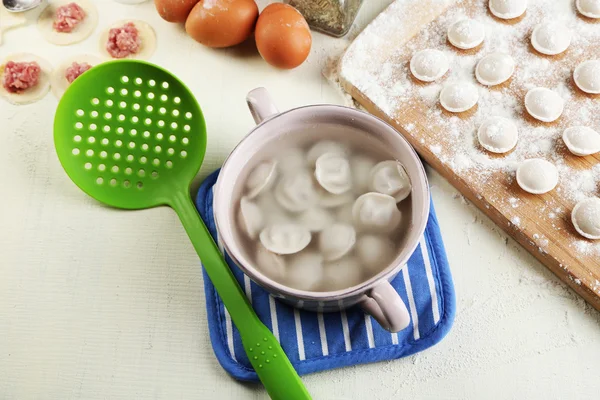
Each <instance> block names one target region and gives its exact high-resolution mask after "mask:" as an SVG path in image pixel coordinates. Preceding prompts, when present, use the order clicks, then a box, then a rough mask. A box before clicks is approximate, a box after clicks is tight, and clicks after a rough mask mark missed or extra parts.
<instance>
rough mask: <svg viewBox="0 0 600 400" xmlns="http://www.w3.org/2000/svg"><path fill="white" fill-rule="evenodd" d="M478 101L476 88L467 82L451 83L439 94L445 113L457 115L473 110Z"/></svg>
mask: <svg viewBox="0 0 600 400" xmlns="http://www.w3.org/2000/svg"><path fill="white" fill-rule="evenodd" d="M478 100H479V91H478V90H477V87H476V86H475V85H473V84H471V83H468V82H459V83H451V84H449V85H446V86H444V88H443V89H442V92H441V93H440V103H441V104H442V107H444V108H445V109H446V110H447V111H450V112H453V113H459V112H463V111H467V110H469V109H470V108H473V107H474V106H475V104H477V101H478Z"/></svg>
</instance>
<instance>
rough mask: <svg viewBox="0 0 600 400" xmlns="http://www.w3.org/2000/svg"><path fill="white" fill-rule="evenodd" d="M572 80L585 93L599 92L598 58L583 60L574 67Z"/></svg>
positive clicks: (599, 65) (599, 61)
mask: <svg viewBox="0 0 600 400" xmlns="http://www.w3.org/2000/svg"><path fill="white" fill-rule="evenodd" d="M573 80H574V81H575V84H576V85H577V87H578V88H579V89H581V90H583V91H584V92H586V93H591V94H599V93H600V60H588V61H584V62H582V63H581V64H579V65H578V66H577V68H575V71H574V72H573Z"/></svg>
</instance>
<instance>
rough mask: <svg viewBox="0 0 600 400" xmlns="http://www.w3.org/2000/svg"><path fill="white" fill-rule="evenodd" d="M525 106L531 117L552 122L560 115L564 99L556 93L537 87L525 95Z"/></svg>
mask: <svg viewBox="0 0 600 400" xmlns="http://www.w3.org/2000/svg"><path fill="white" fill-rule="evenodd" d="M525 108H526V109H527V112H528V113H529V115H531V116H532V117H533V118H535V119H537V120H540V121H542V122H553V121H556V120H557V119H558V118H559V117H560V116H561V114H562V112H563V110H564V108H565V101H564V100H563V99H562V97H560V96H559V95H558V93H556V92H554V91H552V90H550V89H546V88H542V87H538V88H535V89H531V90H530V91H529V92H527V94H526V95H525Z"/></svg>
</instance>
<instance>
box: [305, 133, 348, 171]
mask: <svg viewBox="0 0 600 400" xmlns="http://www.w3.org/2000/svg"><path fill="white" fill-rule="evenodd" d="M325 153H333V154H337V155H339V156H343V157H345V156H347V155H348V153H349V149H348V148H347V147H346V146H344V145H343V144H340V143H338V142H334V141H333V140H321V141H320V142H317V143H315V144H314V145H313V146H312V147H311V148H310V149H309V150H308V153H307V154H306V160H307V162H308V165H309V166H311V167H314V166H315V164H316V163H317V159H318V158H319V157H321V156H322V155H323V154H325Z"/></svg>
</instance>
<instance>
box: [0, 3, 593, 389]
mask: <svg viewBox="0 0 600 400" xmlns="http://www.w3.org/2000/svg"><path fill="white" fill-rule="evenodd" d="M406 1H407V2H408V1H418V0H406ZM389 2H390V1H389V0H367V1H365V3H366V4H365V5H364V6H363V9H362V10H361V13H360V15H359V19H358V27H364V26H365V25H366V23H367V22H368V21H370V20H371V19H372V17H373V16H375V15H376V14H377V13H378V12H379V11H380V10H382V9H383V8H384V7H385V6H386V5H387V4H388V3H389ZM96 3H97V4H98V8H99V12H100V26H106V25H107V24H109V23H110V22H111V21H113V20H115V19H117V18H118V19H122V18H124V17H126V16H134V15H135V16H136V18H139V19H144V20H147V21H148V22H150V23H151V24H152V25H154V27H155V28H156V30H157V32H158V41H159V43H158V51H157V53H156V55H155V56H154V57H153V59H152V61H154V62H157V63H160V64H161V65H163V66H165V67H166V68H168V69H170V70H172V71H173V72H175V73H176V74H177V75H178V76H179V77H180V78H181V79H183V80H184V81H185V82H186V83H187V84H188V85H189V86H190V87H191V89H192V90H193V91H194V93H196V95H197V96H198V99H199V101H200V103H201V105H202V107H203V110H204V112H205V116H206V119H207V122H208V128H209V132H210V140H209V143H210V144H209V149H208V154H207V157H206V162H205V167H204V168H203V169H202V173H201V176H200V177H204V176H205V175H206V174H207V173H209V172H210V171H212V170H214V169H215V168H216V167H217V166H218V165H219V164H220V163H221V162H222V161H223V159H224V157H225V156H226V155H227V153H228V152H229V151H230V150H231V149H232V147H233V146H234V145H235V143H236V142H237V141H238V140H239V139H240V138H241V137H242V136H244V135H245V134H246V132H247V131H248V130H249V129H250V128H251V127H252V126H253V121H252V117H251V115H250V113H249V112H248V110H247V109H246V104H245V95H246V93H247V92H248V91H249V90H251V89H253V88H255V87H257V86H265V87H267V88H268V89H269V90H270V92H271V94H272V96H273V98H274V99H275V100H276V101H277V103H278V105H279V107H280V109H282V110H284V109H286V108H290V107H294V106H300V105H304V104H311V103H322V102H333V103H341V102H342V101H343V98H342V97H341V96H340V95H339V94H338V93H337V92H336V90H335V89H334V88H333V87H332V86H330V85H329V84H328V83H327V82H326V80H325V79H324V78H322V76H321V69H322V67H323V65H324V63H325V60H326V58H327V56H328V55H330V54H335V53H336V52H337V51H338V50H339V49H341V48H343V47H344V45H345V40H344V39H341V40H340V39H333V38H329V37H325V36H323V35H320V34H316V33H315V34H314V47H313V50H312V53H311V56H310V58H309V61H308V62H307V63H306V64H304V65H303V66H302V67H300V68H298V69H296V70H294V71H277V70H274V69H273V68H271V67H269V66H268V65H267V64H265V63H264V62H263V61H262V60H261V59H260V57H259V56H258V55H257V54H256V52H255V51H254V50H253V49H252V47H251V46H248V47H242V48H240V49H233V50H211V49H206V48H203V47H201V46H200V45H198V44H196V43H195V42H193V41H192V40H191V39H189V38H187V37H185V35H184V34H183V33H182V31H181V29H180V28H178V27H176V26H173V25H169V24H167V23H165V22H163V21H161V20H160V19H159V18H158V17H157V16H156V15H155V12H154V10H153V6H152V2H146V3H144V4H142V5H139V6H126V5H121V4H118V3H115V2H113V1H111V0H96ZM260 3H261V5H264V4H265V3H266V2H265V1H264V0H263V1H261V2H260ZM117 15H118V17H116V16H117ZM32 20H33V18H32ZM354 32H356V29H355V30H354ZM98 35H99V30H98V31H97V32H96V33H95V34H94V35H93V36H92V37H91V38H90V39H88V40H87V41H85V42H83V43H81V44H78V45H75V46H72V47H66V48H59V47H55V46H52V45H50V44H48V43H45V42H44V41H43V39H42V38H41V37H40V36H39V35H38V33H37V31H36V27H35V24H34V23H32V22H30V23H29V25H28V26H27V27H25V28H21V29H15V30H12V31H9V32H7V33H6V34H5V37H4V44H3V45H2V46H1V47H0V58H4V57H5V56H6V55H7V54H10V53H12V52H16V51H24V50H25V51H30V52H34V53H37V54H39V55H40V56H43V57H45V58H47V59H48V60H49V61H51V62H52V63H54V64H55V65H57V64H58V63H59V62H60V61H61V59H62V58H63V57H66V56H69V55H73V54H77V53H82V52H89V51H95V50H96V48H97V47H96V46H97V39H98ZM188 53H189V54H190V55H189V56H186V57H183V54H188ZM178 54H179V55H181V56H180V57H179V56H178ZM55 107H56V100H55V99H54V98H53V97H52V96H51V95H48V96H47V97H46V98H45V99H44V100H43V101H41V102H39V103H36V104H34V105H31V106H25V107H15V106H12V105H8V104H7V103H5V102H2V101H0V193H1V197H0V227H1V229H0V377H1V378H0V399H9V400H13V399H17V400H29V399H44V400H48V399H60V400H67V399H86V400H96V399H98V400H100V399H127V400H130V399H160V400H163V399H164V400H171V399H186V400H188V399H223V400H226V399H267V396H266V394H265V392H264V390H262V389H261V388H260V387H258V386H254V385H242V384H239V383H237V382H235V381H233V380H232V379H231V378H229V377H228V376H227V374H226V373H225V372H224V371H223V370H222V369H221V368H220V366H219V365H218V363H217V361H216V359H215V357H214V355H213V352H212V349H211V347H210V340H209V338H208V332H207V323H206V310H205V302H204V294H203V288H202V277H201V274H200V267H199V262H198V259H197V256H196V254H195V253H194V251H193V249H192V246H191V245H190V243H189V242H188V239H187V237H186V235H185V232H184V230H183V228H182V227H181V225H180V224H179V222H178V220H177V218H176V216H175V214H174V213H173V212H172V211H171V210H169V209H155V210H149V211H140V212H124V211H116V210H111V209H108V208H105V207H102V206H98V205H97V204H96V203H95V202H94V201H93V200H91V199H89V198H87V197H86V196H85V195H84V194H83V193H81V192H80V191H79V190H78V189H77V188H76V187H75V186H74V185H73V184H72V183H71V182H70V181H69V180H68V178H67V177H66V175H65V174H64V173H63V171H62V169H61V167H60V165H59V163H58V160H57V158H56V155H55V153H54V150H53V146H52V120H53V110H54V108H55ZM429 176H430V179H431V183H432V191H433V196H434V201H435V204H436V207H437V211H438V215H439V219H440V224H441V227H442V231H443V233H444V237H445V239H446V246H447V250H448V256H449V259H450V262H451V264H452V268H453V272H454V278H455V284H456V289H457V292H458V315H457V319H456V322H455V326H454V328H453V330H452V332H451V333H450V334H449V336H448V337H447V338H446V339H445V340H444V341H443V342H442V343H441V344H439V345H438V346H436V347H435V348H433V349H430V350H428V351H426V352H424V353H421V354H419V355H416V356H412V357H409V358H406V359H403V360H397V361H392V362H385V363H379V364H373V365H367V366H358V367H353V368H345V369H340V370H336V371H331V372H325V373H319V374H313V375H310V376H307V377H305V379H304V380H305V382H306V384H307V386H308V387H309V389H310V391H311V392H312V393H313V395H314V398H315V399H327V400H342V399H370V400H371V399H374V400H380V399H381V400H382V399H397V398H406V399H492V398H493V399H559V398H561V399H564V398H572V399H588V398H596V397H597V396H598V393H600V380H598V379H597V378H598V371H599V370H600V340H598V337H599V336H598V335H599V333H600V315H599V313H598V312H596V311H595V310H593V309H591V307H590V306H589V305H587V304H586V303H585V302H584V301H583V300H582V299H581V298H579V297H578V296H577V295H575V294H574V293H573V292H572V291H571V290H569V289H567V288H566V287H565V285H564V284H562V283H561V282H559V281H558V280H557V279H556V278H555V277H554V276H553V275H552V273H551V272H549V271H548V270H546V268H544V267H543V266H541V265H540V264H539V263H538V262H537V261H536V260H535V259H533V257H531V256H530V255H529V254H528V253H527V252H526V251H525V250H523V249H522V248H520V247H519V246H518V245H517V244H516V243H515V242H514V241H513V240H512V239H508V238H507V237H506V235H505V234H504V233H503V232H501V231H500V229H498V228H496V227H495V226H494V225H493V224H492V223H491V222H490V221H489V220H488V219H487V218H486V217H484V216H483V215H482V214H481V213H480V212H479V211H477V210H476V209H475V207H473V206H471V205H469V204H467V203H466V202H465V201H464V200H463V199H462V197H461V196H459V195H458V193H457V192H456V191H455V190H454V189H453V188H452V187H450V186H449V185H448V184H447V183H446V182H445V181H444V180H442V179H441V178H439V176H438V175H437V174H435V173H433V172H432V173H430V175H429ZM599 284H600V283H599Z"/></svg>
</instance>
